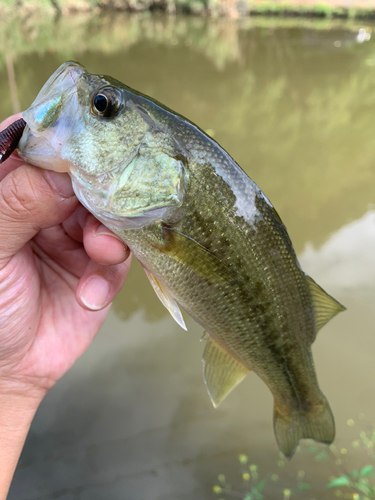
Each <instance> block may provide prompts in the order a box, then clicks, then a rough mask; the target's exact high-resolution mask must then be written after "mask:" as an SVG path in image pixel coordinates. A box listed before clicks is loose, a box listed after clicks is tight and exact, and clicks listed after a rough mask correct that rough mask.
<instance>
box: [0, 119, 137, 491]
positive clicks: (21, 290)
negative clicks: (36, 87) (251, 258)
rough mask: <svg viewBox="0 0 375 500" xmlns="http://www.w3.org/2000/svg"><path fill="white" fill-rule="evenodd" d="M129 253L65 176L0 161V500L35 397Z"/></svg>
mask: <svg viewBox="0 0 375 500" xmlns="http://www.w3.org/2000/svg"><path fill="white" fill-rule="evenodd" d="M19 117H20V115H16V116H12V117H10V118H8V119H7V120H5V122H3V123H2V124H0V130H2V129H4V128H6V127H7V126H8V125H9V124H10V123H12V122H13V121H15V120H16V119H18V118H19ZM129 253H130V252H129V249H128V248H127V247H126V246H125V245H124V244H123V243H122V242H121V241H120V240H118V239H117V237H116V236H115V235H114V234H113V233H111V231H109V230H108V229H107V228H106V227H104V226H103V225H102V224H101V223H100V222H98V221H97V220H96V219H95V218H94V217H93V216H92V215H91V214H89V213H88V212H87V211H86V210H85V209H84V208H83V207H82V205H80V204H79V203H78V200H77V198H76V197H75V196H74V193H73V189H72V185H71V182H70V178H69V176H68V174H58V173H55V172H47V171H45V170H41V169H38V168H36V167H33V166H31V165H27V164H25V162H24V161H22V160H21V159H20V158H19V157H18V155H17V154H13V155H12V156H10V157H9V159H8V160H6V161H5V162H4V163H3V164H2V165H0V500H4V499H5V498H6V496H7V492H8V488H9V485H10V481H11V478H12V475H13V471H14V469H15V467H16V464H17V461H18V457H19V455H20V453H21V450H22V447H23V443H24V440H25V439H26V435H27V432H28V429H29V426H30V424H31V421H32V419H33V417H34V414H35V411H36V409H37V407H38V405H39V403H40V401H41V400H42V399H43V397H44V395H45V393H46V392H47V391H48V390H49V389H50V388H51V387H52V386H53V385H54V384H55V382H56V381H57V380H58V379H59V378H60V377H62V376H63V375H64V373H65V372H66V371H67V370H68V369H69V368H70V367H71V366H72V365H73V363H74V362H75V361H76V360H77V358H78V357H79V356H80V355H81V354H82V353H83V352H84V351H85V350H86V349H87V347H88V346H89V344H90V342H91V341H92V339H93V338H94V336H95V334H96V333H97V332H98V330H99V328H100V326H101V325H102V323H103V321H104V319H105V317H106V315H107V312H108V309H109V306H110V302H111V301H112V299H113V298H114V296H115V295H116V293H117V292H118V291H119V290H120V288H121V286H122V284H123V282H124V281H125V278H126V276H127V273H128V270H129V265H130V258H128V257H129Z"/></svg>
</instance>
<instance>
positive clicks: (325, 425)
mask: <svg viewBox="0 0 375 500" xmlns="http://www.w3.org/2000/svg"><path fill="white" fill-rule="evenodd" d="M273 427H274V431H275V436H276V441H277V444H278V446H279V448H280V450H281V451H282V452H283V454H284V455H285V456H286V457H288V458H291V457H292V456H293V454H294V452H295V449H296V447H297V445H298V442H299V440H300V439H308V438H311V439H315V441H319V442H320V443H326V444H331V443H332V441H333V440H334V437H335V421H334V419H333V415H332V411H331V408H330V407H329V404H328V401H327V400H326V398H325V397H324V396H323V395H322V396H321V399H320V401H319V402H318V404H317V405H315V406H314V407H312V408H310V409H309V410H307V411H293V413H290V414H289V415H285V414H283V413H281V412H280V410H279V409H278V407H277V406H276V405H275V409H274V418H273Z"/></svg>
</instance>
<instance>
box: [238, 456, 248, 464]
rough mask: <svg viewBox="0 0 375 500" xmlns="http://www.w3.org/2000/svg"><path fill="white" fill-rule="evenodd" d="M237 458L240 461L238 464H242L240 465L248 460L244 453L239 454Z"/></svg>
mask: <svg viewBox="0 0 375 500" xmlns="http://www.w3.org/2000/svg"><path fill="white" fill-rule="evenodd" d="M238 460H239V461H240V464H242V465H246V464H247V460H248V458H247V456H246V455H243V454H242V455H239V457H238Z"/></svg>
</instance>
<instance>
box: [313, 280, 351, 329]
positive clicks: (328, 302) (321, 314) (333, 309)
mask: <svg viewBox="0 0 375 500" xmlns="http://www.w3.org/2000/svg"><path fill="white" fill-rule="evenodd" d="M306 278H307V282H308V284H309V287H310V292H311V297H312V300H313V304H314V312H315V325H316V331H317V332H318V331H319V330H320V329H321V328H322V326H324V325H325V324H326V323H328V321H329V320H330V319H332V318H333V317H334V316H336V314H338V313H339V312H341V311H345V309H346V307H344V306H343V305H342V304H340V302H337V300H336V299H334V298H333V297H331V296H330V295H328V293H327V292H325V291H324V290H323V288H321V287H320V286H319V285H317V284H316V283H315V281H314V280H313V279H312V278H310V276H307V275H306Z"/></svg>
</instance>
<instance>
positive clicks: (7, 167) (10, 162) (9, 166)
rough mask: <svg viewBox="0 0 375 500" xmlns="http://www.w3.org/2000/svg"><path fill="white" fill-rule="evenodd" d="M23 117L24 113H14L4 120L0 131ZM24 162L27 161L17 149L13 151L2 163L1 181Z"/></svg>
mask: <svg viewBox="0 0 375 500" xmlns="http://www.w3.org/2000/svg"><path fill="white" fill-rule="evenodd" d="M21 117H22V113H17V114H16V115H12V116H10V117H9V118H7V119H6V120H4V121H3V122H1V123H0V132H1V131H2V130H4V129H6V128H7V127H9V125H11V124H12V123H13V122H15V121H16V120H19V119H20V118H21ZM23 163H25V162H24V161H23V160H22V158H20V157H19V156H18V153H17V151H13V153H12V154H11V155H10V157H9V158H8V159H7V160H5V161H4V163H2V164H1V165H0V181H2V180H3V179H4V177H6V176H7V175H8V174H9V173H10V172H11V171H12V170H14V169H16V168H17V167H19V166H20V165H22V164H23Z"/></svg>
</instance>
